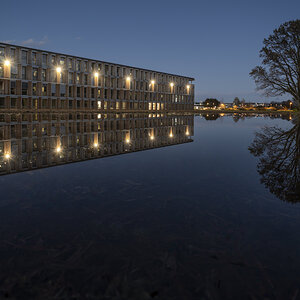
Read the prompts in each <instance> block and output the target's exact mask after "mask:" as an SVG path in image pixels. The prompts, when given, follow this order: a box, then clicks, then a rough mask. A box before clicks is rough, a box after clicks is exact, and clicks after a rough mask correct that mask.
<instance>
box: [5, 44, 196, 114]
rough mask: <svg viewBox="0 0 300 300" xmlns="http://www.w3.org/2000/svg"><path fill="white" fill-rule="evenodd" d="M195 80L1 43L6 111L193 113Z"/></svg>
mask: <svg viewBox="0 0 300 300" xmlns="http://www.w3.org/2000/svg"><path fill="white" fill-rule="evenodd" d="M193 81H194V78H191V77H186V76H179V75H175V74H169V73H164V72H158V71H153V70H148V69H142V68H137V67H131V66H126V65H120V64H115V63H110V62H104V61H99V60H93V59H88V58H83V57H76V56H72V55H67V54H61V53H54V52H50V51H44V50H38V49H32V48H27V47H23V46H16V45H11V44H5V43H0V111H1V110H2V111H5V110H9V111H12V110H16V111H20V110H22V111H39V112H42V111H57V110H58V111H71V110H73V111H106V112H108V111H110V112H113V111H123V112H125V111H138V112H171V111H193V106H194V85H193Z"/></svg>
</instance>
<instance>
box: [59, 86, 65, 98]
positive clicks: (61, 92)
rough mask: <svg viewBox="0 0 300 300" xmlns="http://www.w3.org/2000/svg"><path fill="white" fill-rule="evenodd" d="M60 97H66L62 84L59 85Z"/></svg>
mask: <svg viewBox="0 0 300 300" xmlns="http://www.w3.org/2000/svg"><path fill="white" fill-rule="evenodd" d="M60 96H61V97H66V86H65V85H64V84H61V85H60Z"/></svg>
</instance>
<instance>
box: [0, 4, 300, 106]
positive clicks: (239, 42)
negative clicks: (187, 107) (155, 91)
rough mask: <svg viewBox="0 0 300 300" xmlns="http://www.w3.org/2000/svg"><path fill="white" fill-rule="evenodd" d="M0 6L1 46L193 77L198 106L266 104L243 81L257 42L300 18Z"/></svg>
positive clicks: (199, 7) (286, 7) (228, 10)
mask: <svg viewBox="0 0 300 300" xmlns="http://www.w3.org/2000/svg"><path fill="white" fill-rule="evenodd" d="M1 8H2V16H1V18H2V22H1V23H2V25H3V26H2V30H1V32H0V40H1V41H6V42H11V43H15V44H23V45H26V46H29V47H35V48H41V49H47V50H52V51H57V52H63V53H70V54H73V55H78V56H83V57H88V58H95V59H100V60H105V61H111V62H116V63H121V64H127V65H133V66H137V67H143V68H149V69H155V70H159V71H164V72H170V73H176V74H182V75H187V76H192V77H194V78H195V79H196V80H195V85H196V101H197V100H204V99H205V98H206V97H217V98H218V99H220V100H223V101H226V102H231V101H232V100H233V98H234V97H235V96H238V97H240V98H245V99H246V101H257V100H264V98H263V97H261V96H260V95H259V94H258V93H256V91H255V84H254V82H253V80H252V79H251V78H250V77H249V72H250V70H251V69H252V68H253V67H254V66H255V65H257V64H258V63H259V62H260V60H259V50H260V49H261V47H262V42H263V39H264V38H265V37H267V36H268V35H269V34H271V33H272V31H273V29H274V28H276V27H278V26H279V25H280V24H281V23H283V22H285V21H289V20H292V19H297V18H300V13H299V12H300V1H292V0H286V1H277V0H275V1H274V0H273V1H269V0H261V1H256V0H254V1H253V0H252V1H242V0H240V1H213V0H212V1H200V0H198V1H194V0H191V1H177V0H173V1H169V0H160V1H157V0H152V1H142V0H140V1H130V0H128V1H90V0H85V1H77V0H73V1H63V0H61V1H56V0H53V1H42V0H40V1H31V0H26V1H15V0H10V1H5V2H3V3H2V4H1ZM4 24H5V26H4ZM271 100H274V99H273V98H270V100H269V101H271ZM275 100H276V99H275Z"/></svg>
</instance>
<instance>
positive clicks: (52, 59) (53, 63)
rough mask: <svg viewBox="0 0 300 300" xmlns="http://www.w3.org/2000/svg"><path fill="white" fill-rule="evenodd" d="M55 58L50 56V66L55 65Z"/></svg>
mask: <svg viewBox="0 0 300 300" xmlns="http://www.w3.org/2000/svg"><path fill="white" fill-rule="evenodd" d="M55 61H56V57H55V55H51V64H52V66H53V65H55Z"/></svg>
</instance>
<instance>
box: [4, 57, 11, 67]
mask: <svg viewBox="0 0 300 300" xmlns="http://www.w3.org/2000/svg"><path fill="white" fill-rule="evenodd" d="M4 65H5V66H6V67H9V66H10V61H9V60H8V59H7V60H6V61H5V62H4Z"/></svg>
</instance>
